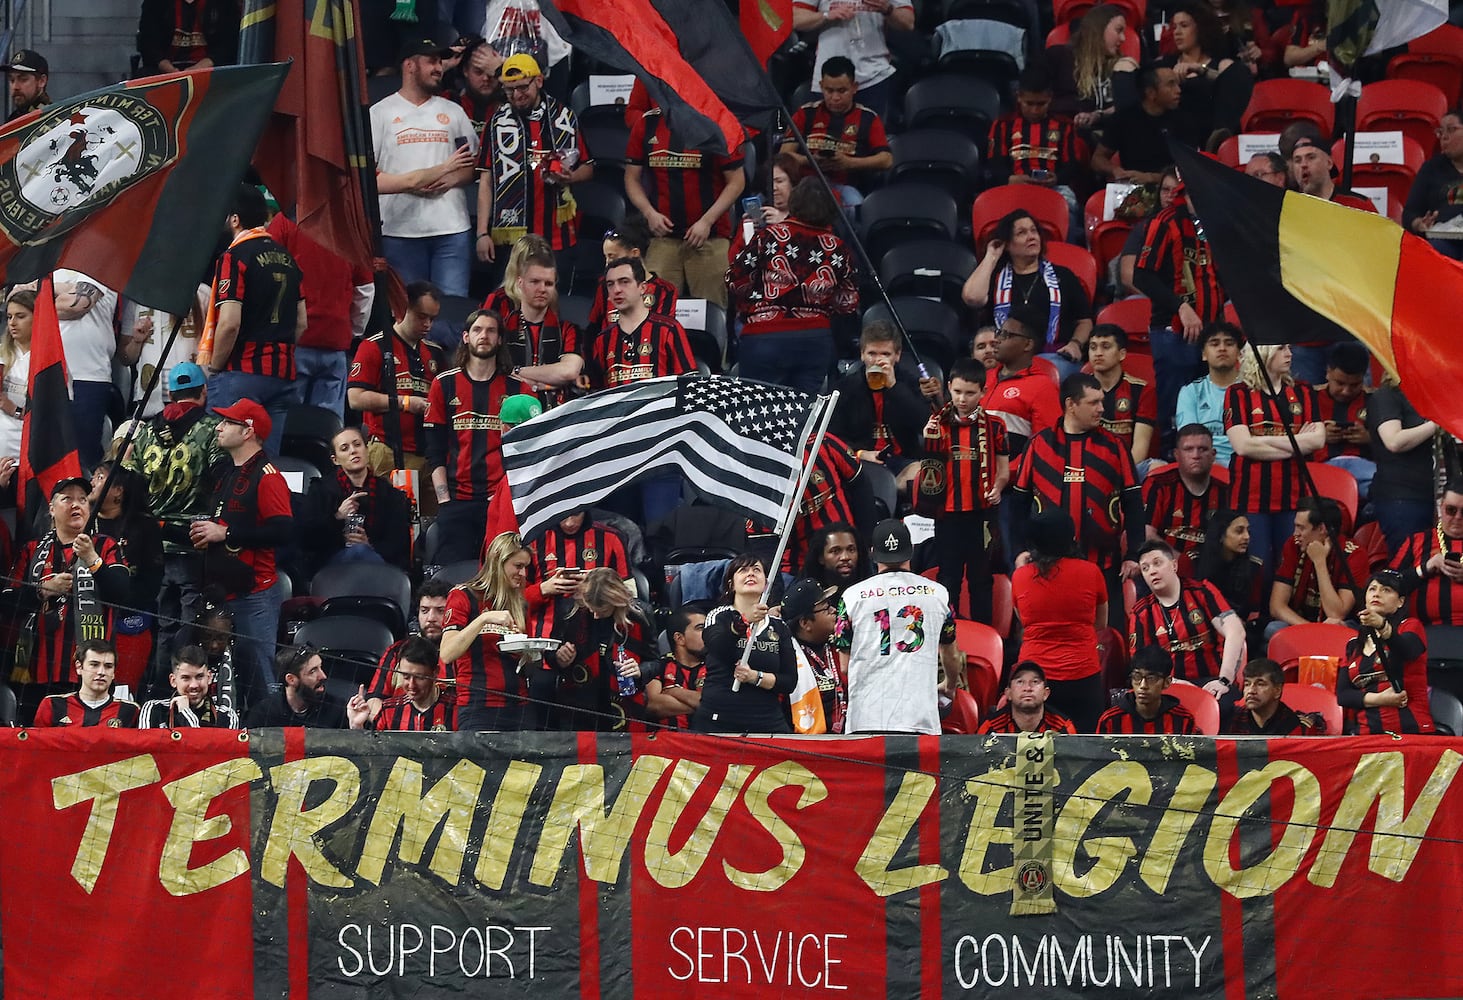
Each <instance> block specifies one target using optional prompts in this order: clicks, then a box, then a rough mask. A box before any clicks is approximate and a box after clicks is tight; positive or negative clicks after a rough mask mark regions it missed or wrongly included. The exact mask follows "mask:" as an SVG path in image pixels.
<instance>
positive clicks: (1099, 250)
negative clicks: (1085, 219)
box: [1087, 219, 1133, 277]
mask: <svg viewBox="0 0 1463 1000" xmlns="http://www.w3.org/2000/svg"><path fill="white" fill-rule="evenodd" d="M1132 231H1133V224H1132V223H1131V222H1129V221H1128V220H1126V219H1114V220H1112V221H1111V222H1103V223H1100V224H1099V225H1098V226H1097V228H1096V229H1093V230H1090V231H1089V232H1088V234H1087V245H1088V246H1090V247H1091V248H1092V257H1093V259H1094V260H1096V261H1097V273H1098V274H1101V275H1103V276H1104V277H1106V276H1107V274H1108V272H1109V271H1110V270H1111V268H1112V262H1113V261H1115V260H1117V259H1118V258H1119V257H1121V256H1122V255H1123V247H1125V246H1127V243H1128V234H1129V233H1131V232H1132Z"/></svg>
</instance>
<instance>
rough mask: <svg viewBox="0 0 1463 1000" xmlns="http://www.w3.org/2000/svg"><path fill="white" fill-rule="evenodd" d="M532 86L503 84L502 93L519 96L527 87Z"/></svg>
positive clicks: (530, 85) (528, 84)
mask: <svg viewBox="0 0 1463 1000" xmlns="http://www.w3.org/2000/svg"><path fill="white" fill-rule="evenodd" d="M532 86H533V84H532V83H505V84H503V93H505V94H521V93H523V92H524V91H525V90H527V89H528V88H529V87H532Z"/></svg>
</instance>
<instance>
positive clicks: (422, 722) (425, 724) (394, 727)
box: [371, 693, 457, 733]
mask: <svg viewBox="0 0 1463 1000" xmlns="http://www.w3.org/2000/svg"><path fill="white" fill-rule="evenodd" d="M371 728H372V729H374V730H376V731H377V732H378V733H386V732H392V733H450V732H452V731H453V730H455V729H456V728H457V706H456V705H455V704H454V703H453V702H451V701H448V700H447V698H446V697H444V696H443V695H441V694H440V693H439V694H438V695H437V697H436V700H434V701H433V702H432V704H431V705H430V706H429V707H428V708H427V709H426V710H425V711H423V710H421V709H419V708H417V707H416V705H414V704H412V700H411V699H410V698H392V699H388V700H387V701H384V702H382V703H381V714H380V715H378V716H376V721H375V722H373V723H371Z"/></svg>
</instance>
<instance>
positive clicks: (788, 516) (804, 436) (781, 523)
mask: <svg viewBox="0 0 1463 1000" xmlns="http://www.w3.org/2000/svg"><path fill="white" fill-rule="evenodd" d="M818 399H819V402H820V404H821V407H822V408H821V409H819V407H818V406H816V405H815V406H814V407H813V409H812V410H810V411H809V412H808V419H807V420H806V421H804V422H803V428H802V430H801V431H799V432H798V443H799V445H801V444H802V443H803V442H805V441H807V440H808V437H809V435H810V433H811V436H812V438H813V446H812V448H811V449H809V451H808V459H807V461H806V462H804V463H803V464H802V468H800V469H799V470H798V474H797V480H796V482H794V483H791V484H790V485H792V487H793V489H792V492H791V493H790V494H789V495H788V498H787V505H786V506H785V507H783V509H782V516H781V517H780V518H778V521H777V552H776V554H774V555H773V557H772V564H771V566H770V567H769V569H768V572H767V588H766V589H765V590H763V591H762V603H763V604H766V603H767V599H768V598H769V597H771V596H772V585H773V581H775V580H776V579H777V576H776V574H778V573H779V572H780V571H779V569H778V567H780V566H781V565H782V555H783V553H784V552H786V551H787V538H788V535H789V533H790V532H791V529H792V519H793V518H794V517H796V516H797V511H798V508H799V507H801V506H802V502H803V491H804V490H806V489H807V488H808V480H809V479H810V478H811V477H812V475H813V466H814V464H816V463H817V461H818V449H819V448H821V447H823V436H824V435H825V434H827V433H828V424H829V422H830V421H831V420H832V419H833V407H834V406H835V405H837V403H838V390H836V389H835V390H834V391H833V392H831V393H829V394H828V395H826V396H819V397H818ZM815 424H816V425H817V430H811V428H812V427H813V426H814V425H815ZM751 657H752V630H751V628H750V627H748V629H747V644H746V646H744V647H743V648H742V658H741V660H739V661H738V663H739V665H741V666H744V667H745V666H746V665H747V662H748V661H749V660H750V659H751ZM741 689H742V682H741V681H739V680H736V679H733V680H732V690H733V691H740V690H741Z"/></svg>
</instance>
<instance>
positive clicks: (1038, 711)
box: [976, 660, 1077, 736]
mask: <svg viewBox="0 0 1463 1000" xmlns="http://www.w3.org/2000/svg"><path fill="white" fill-rule="evenodd" d="M1049 694H1051V688H1049V687H1047V684H1046V671H1045V670H1043V669H1041V667H1040V666H1039V665H1038V664H1035V663H1032V662H1031V661H1030V660H1024V661H1022V662H1021V663H1018V664H1016V666H1014V667H1012V668H1011V679H1010V680H1009V681H1007V682H1006V707H1005V708H1003V709H1001V710H1000V711H998V712H996V713H995V714H994V715H992V716H991V717H990V718H988V719H986V720H985V721H984V722H982V723H981V724H980V728H979V729H978V730H976V732H977V733H979V734H980V735H981V736H986V735H989V734H991V733H1004V734H1015V733H1057V734H1058V735H1062V736H1072V735H1075V734H1076V732H1077V727H1076V726H1074V725H1072V720H1070V719H1068V718H1067V717H1066V716H1065V715H1062V714H1060V713H1058V712H1049V711H1047V707H1046V699H1047V696H1048V695H1049Z"/></svg>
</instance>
